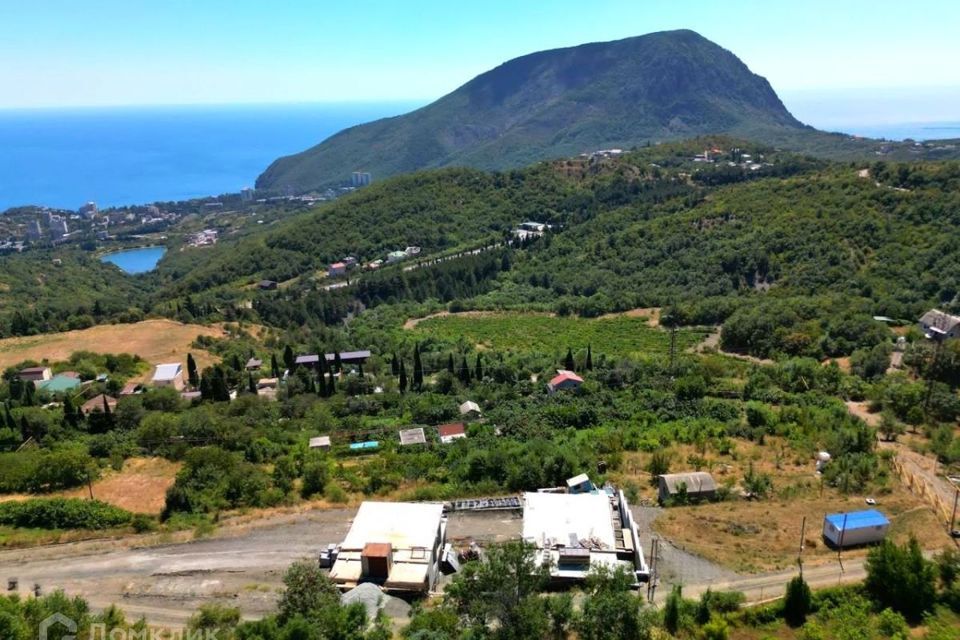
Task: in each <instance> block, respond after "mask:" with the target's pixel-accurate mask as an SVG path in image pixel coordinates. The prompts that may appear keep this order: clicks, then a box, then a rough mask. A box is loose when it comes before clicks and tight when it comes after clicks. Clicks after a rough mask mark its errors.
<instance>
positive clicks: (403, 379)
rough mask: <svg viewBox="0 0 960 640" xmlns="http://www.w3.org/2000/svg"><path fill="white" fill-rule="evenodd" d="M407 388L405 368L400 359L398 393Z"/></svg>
mask: <svg viewBox="0 0 960 640" xmlns="http://www.w3.org/2000/svg"><path fill="white" fill-rule="evenodd" d="M406 390H407V369H406V367H404V366H403V360H401V361H400V393H404V392H406Z"/></svg>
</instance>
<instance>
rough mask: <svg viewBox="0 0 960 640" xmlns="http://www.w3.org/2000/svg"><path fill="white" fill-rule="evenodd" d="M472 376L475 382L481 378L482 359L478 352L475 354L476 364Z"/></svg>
mask: <svg viewBox="0 0 960 640" xmlns="http://www.w3.org/2000/svg"><path fill="white" fill-rule="evenodd" d="M473 377H474V378H476V380H477V382H480V381H481V380H483V361H482V359H481V358H480V354H479V353H478V354H477V366H476V368H475V369H474V374H473Z"/></svg>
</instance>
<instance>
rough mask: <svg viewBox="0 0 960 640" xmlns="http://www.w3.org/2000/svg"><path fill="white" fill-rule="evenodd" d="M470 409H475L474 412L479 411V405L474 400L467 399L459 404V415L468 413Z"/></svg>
mask: <svg viewBox="0 0 960 640" xmlns="http://www.w3.org/2000/svg"><path fill="white" fill-rule="evenodd" d="M471 411H475V412H476V413H480V405H478V404H477V403H476V402H474V401H473V400H467V401H466V402H464V403H463V404H462V405H460V415H464V414H466V413H470V412H471Z"/></svg>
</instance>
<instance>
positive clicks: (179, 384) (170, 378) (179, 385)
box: [151, 362, 184, 391]
mask: <svg viewBox="0 0 960 640" xmlns="http://www.w3.org/2000/svg"><path fill="white" fill-rule="evenodd" d="M151 382H152V383H153V386H155V387H173V388H174V389H176V390H177V391H183V387H184V382H183V366H182V365H181V364H180V363H179V362H173V363H170V364H158V365H157V368H156V371H154V374H153V380H151Z"/></svg>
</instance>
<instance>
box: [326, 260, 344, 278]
mask: <svg viewBox="0 0 960 640" xmlns="http://www.w3.org/2000/svg"><path fill="white" fill-rule="evenodd" d="M346 273H347V265H345V264H344V263H342V262H334V263H333V264H331V265H330V266H329V267H327V275H328V276H329V277H331V278H334V277H336V276H342V275H346Z"/></svg>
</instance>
